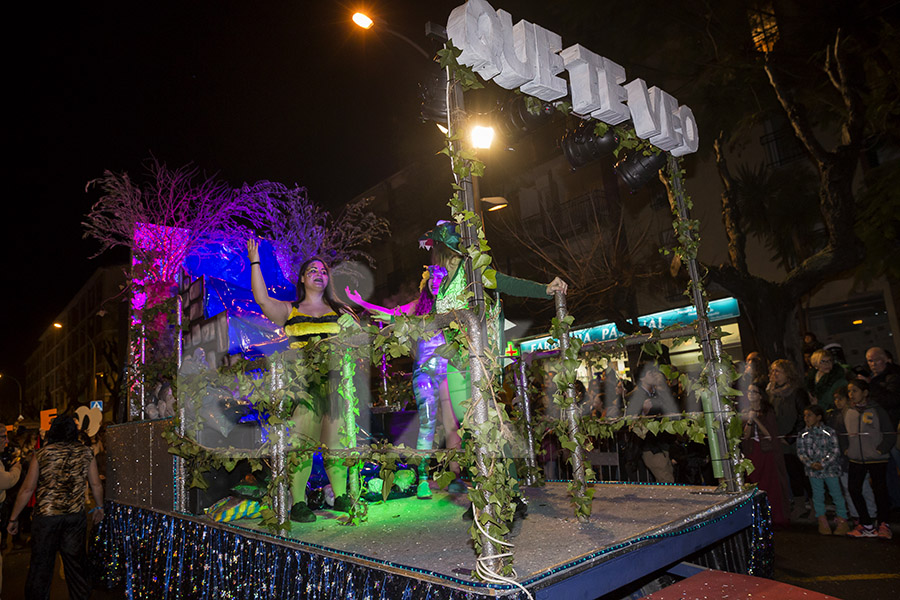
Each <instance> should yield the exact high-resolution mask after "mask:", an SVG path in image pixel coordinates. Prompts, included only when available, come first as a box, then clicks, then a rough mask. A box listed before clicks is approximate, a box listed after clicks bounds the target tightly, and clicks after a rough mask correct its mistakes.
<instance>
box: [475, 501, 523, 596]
mask: <svg viewBox="0 0 900 600" xmlns="http://www.w3.org/2000/svg"><path fill="white" fill-rule="evenodd" d="M478 514H479V511H478V510H477V509H476V508H475V505H474V504H473V505H472V517H473V519H474V520H475V526H476V527H478V531H480V532H481V534H482V535H483V536H484V537H486V538H487V539H489V540H490V541H492V542H493V543H495V544H497V545H498V546H505V547H507V548H510V549H511V548H512V547H513V544H511V543H509V542H506V541H503V540H498V539H497V538H495V537H493V536H492V535H491V534H489V533H488V532H487V530H486V529H485V528H484V527H482V525H481V522H480V521H479V520H478ZM512 555H513V553H512V551H510V552H503V553H501V554H493V555H491V556H479V557H478V559H477V560H476V561H475V573H476V574H477V575H478V576H479V577H480V578H481V579H483V580H484V581H487V582H489V583H499V584H507V585H514V586H516V587H517V588H519V589H520V590H522V591H523V592H525V595H526V596H527V597H528V598H529V599H530V600H534V596H532V595H531V592H529V591H528V590H527V589H525V586H523V585H522V584H521V583H519V582H518V581H516V580H515V579H511V578H509V577H504V576H503V575H500V574H499V573H497V572H496V571H494V570H493V569H491V568H490V567H488V566H486V563H487V562H488V561H490V560H494V559H502V558H506V557H507V556H512ZM512 576H513V577H516V576H517V575H516V570H515V569H513V571H512Z"/></svg>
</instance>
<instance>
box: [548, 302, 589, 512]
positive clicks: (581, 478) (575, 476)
mask: <svg viewBox="0 0 900 600" xmlns="http://www.w3.org/2000/svg"><path fill="white" fill-rule="evenodd" d="M554 296H555V297H554V300H555V301H556V318H557V319H558V320H559V321H560V322H562V320H563V319H565V318H566V315H568V311H567V310H566V296H565V294H563V293H562V292H556V293H555V294H554ZM560 338H561V339H560V340H559V350H560V358H561V359H562V360H565V354H566V350H568V349H569V334H568V333H563V334H562V335H561V336H560ZM566 397H567V398H568V399H569V406H568V408H566V410H565V411H564V414H563V419H564V420H565V421H566V426H567V427H568V430H569V438H570V439H571V440H572V441H573V442H574V443H575V449H574V450H573V451H572V480H573V481H575V482H576V483H577V484H578V487H577V489H576V490H575V495H576V496H577V497H579V498H584V497H585V496H586V495H587V480H586V478H585V474H584V461H583V450H582V447H581V444H580V443H579V442H578V419H577V417H576V414H575V409H576V407H575V386H574V385H569V387H567V388H566ZM578 520H579V521H582V522H585V521H587V520H588V519H587V517H585V516H584V515H579V517H578Z"/></svg>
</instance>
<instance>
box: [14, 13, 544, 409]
mask: <svg viewBox="0 0 900 600" xmlns="http://www.w3.org/2000/svg"><path fill="white" fill-rule="evenodd" d="M28 4H31V5H30V6H28V7H22V6H18V5H17V6H15V7H14V8H11V10H12V11H18V12H13V13H12V14H11V15H10V16H9V17H8V19H5V20H6V22H7V26H8V28H9V29H11V30H12V31H13V32H14V33H13V35H11V36H9V37H8V38H7V39H6V41H5V47H6V61H5V63H6V65H7V71H6V77H5V79H6V82H7V83H6V85H5V86H4V88H5V89H6V94H5V95H6V100H7V102H6V103H5V104H7V107H8V108H7V109H6V111H5V112H6V120H5V123H6V124H5V127H4V129H5V134H4V136H3V137H4V139H5V140H6V142H7V151H6V155H7V156H8V157H12V160H11V161H10V160H9V159H7V162H6V164H7V169H8V171H7V173H6V177H5V180H6V181H7V190H8V191H7V194H6V198H5V199H4V201H3V206H4V208H5V209H6V212H5V218H4V219H3V223H2V227H3V232H4V236H3V237H4V239H5V240H6V241H7V243H6V252H5V254H6V256H5V260H4V264H5V268H4V281H5V284H4V286H3V294H2V296H3V300H2V319H3V320H2V332H3V336H2V341H3V343H2V349H0V352H2V356H0V372H5V373H8V374H11V375H14V376H16V377H17V378H18V379H19V380H20V381H22V382H23V383H24V370H23V366H22V365H23V362H24V359H25V358H26V357H27V356H28V354H29V353H30V352H32V351H33V350H34V348H35V347H36V344H37V341H38V338H39V336H40V335H41V333H42V332H43V331H44V330H45V329H46V327H47V326H48V325H49V324H50V323H51V322H52V321H53V319H54V317H55V316H56V315H57V314H58V313H59V312H60V311H61V310H62V309H63V308H64V307H65V305H66V303H67V302H68V301H69V300H70V299H71V298H72V296H73V295H74V294H75V293H76V292H77V291H78V289H79V288H80V287H81V286H82V285H83V284H84V282H85V281H86V280H87V279H88V277H89V276H90V275H91V273H92V272H93V271H94V270H95V269H96V268H97V267H98V266H102V265H106V264H114V263H116V262H123V261H124V260H125V258H126V256H127V255H126V253H124V252H118V253H107V254H104V255H102V256H101V257H99V258H97V259H94V260H89V257H90V256H91V255H92V254H94V253H95V252H96V251H97V250H98V246H97V244H96V242H94V241H93V240H83V239H82V226H81V222H82V220H83V217H84V215H85V214H86V213H87V212H88V211H89V210H90V206H91V204H92V203H93V202H95V201H96V200H97V199H98V196H97V193H96V192H95V191H91V192H90V193H86V192H85V184H86V183H87V182H88V181H89V180H90V179H92V178H95V177H99V176H101V175H102V174H103V172H104V170H107V169H109V170H113V171H117V172H122V171H127V172H128V173H130V174H131V175H133V176H140V175H141V174H142V172H143V166H142V165H143V163H144V161H145V160H146V159H148V158H149V157H150V156H151V155H153V156H155V157H157V158H158V159H160V160H162V161H165V162H166V163H168V165H169V166H170V167H179V166H182V165H185V164H187V163H193V164H195V165H196V166H197V167H199V168H201V169H202V170H204V171H205V172H207V173H208V174H210V175H214V174H217V176H218V178H220V179H222V180H225V181H227V182H229V183H231V184H233V185H239V184H241V183H242V182H245V181H246V182H254V181H259V180H271V181H279V182H282V183H285V184H293V183H297V184H300V185H303V186H306V187H307V188H308V189H309V193H310V197H311V198H312V199H313V200H315V201H317V202H320V203H322V204H323V205H325V206H326V207H328V208H332V207H339V206H340V205H342V204H343V203H345V202H346V201H348V200H350V199H352V198H353V197H354V196H356V195H357V194H360V193H362V192H363V191H365V190H366V189H368V188H369V187H370V186H372V185H374V184H376V183H377V182H378V181H380V180H382V179H384V178H385V177H387V176H389V175H391V174H392V173H394V172H396V171H398V170H399V169H400V168H402V167H403V166H404V165H405V164H406V163H408V162H410V161H411V160H412V159H414V158H415V157H416V156H417V155H418V154H420V153H421V152H433V151H437V150H438V149H439V147H440V145H439V144H440V137H439V135H438V134H437V133H436V129H435V128H434V126H433V125H432V124H424V123H421V122H420V121H419V119H418V112H419V98H418V85H417V84H418V82H419V81H421V80H423V79H424V77H423V72H424V71H425V69H426V68H427V67H428V66H429V65H428V64H427V61H426V60H425V59H424V58H423V57H422V56H421V55H419V54H418V53H416V52H415V51H414V50H413V49H412V48H410V47H408V46H407V45H406V44H405V43H404V42H403V41H401V40H399V39H397V38H396V37H394V36H391V35H388V34H386V33H383V32H382V33H378V32H376V31H368V32H365V31H363V30H361V29H359V28H357V27H356V26H354V25H353V24H352V23H351V22H350V15H351V14H352V12H353V9H355V8H357V7H359V6H360V5H358V4H353V3H351V2H330V1H320V2H308V1H305V0H290V1H288V0H266V1H264V2H249V1H238V0H189V1H179V2H170V1H168V0H164V1H162V2H153V3H139V2H134V1H130V0H126V1H125V2H122V1H121V0H119V1H115V2H113V1H107V0H100V1H93V2H88V3H70V4H68V5H66V4H63V5H59V6H53V7H50V6H49V5H40V4H37V5H35V4H33V3H28ZM459 4H462V0H453V1H449V2H446V1H431V0H429V1H428V2H422V1H416V0H410V1H398V0H391V1H387V0H385V1H384V2H382V3H380V4H378V3H373V2H370V3H369V4H368V8H369V9H370V12H371V13H374V14H375V15H378V16H380V17H381V18H382V19H383V20H384V21H386V22H387V23H389V24H390V26H391V27H392V28H393V29H395V30H397V31H399V32H402V33H404V34H406V35H407V36H408V37H410V38H412V39H414V40H416V41H417V42H420V43H421V44H423V45H425V46H426V47H427V48H428V50H429V51H430V50H431V49H432V47H431V46H429V45H428V44H429V41H428V40H427V39H426V38H425V36H424V24H425V22H426V21H428V20H432V21H436V22H439V23H441V24H446V19H447V16H448V15H449V13H450V11H451V10H452V9H453V8H454V7H455V6H457V5H459ZM498 6H499V5H498ZM507 6H508V5H507ZM509 8H510V9H512V10H515V9H514V8H512V7H509ZM514 14H515V13H514ZM526 17H527V15H522V16H521V17H519V18H526ZM10 100H11V102H12V108H11V109H10V108H9V102H10ZM17 393H18V391H17V389H16V387H15V384H14V383H13V382H9V381H3V382H2V383H0V399H3V400H4V401H6V400H9V401H12V400H13V399H15V398H16V397H17Z"/></svg>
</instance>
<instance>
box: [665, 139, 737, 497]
mask: <svg viewBox="0 0 900 600" xmlns="http://www.w3.org/2000/svg"><path fill="white" fill-rule="evenodd" d="M668 171H669V175H668V185H669V186H670V190H671V197H672V199H673V203H674V206H673V212H674V213H675V215H674V216H675V222H674V224H673V226H674V228H675V234H676V236H677V237H678V241H679V245H680V253H681V254H682V256H681V258H682V260H684V261H685V263H686V266H687V270H688V274H689V275H690V278H691V284H690V290H691V296H692V299H693V301H694V306H695V308H696V310H697V330H698V332H697V333H698V337H699V338H700V339H699V341H700V348H701V350H702V352H703V359H704V360H705V361H706V369H705V371H706V373H705V374H706V378H707V383H708V393H706V394H702V395H701V402H702V405H703V414H704V417H705V418H706V427H707V440H708V441H709V451H710V458H711V459H712V467H713V474H714V475H715V477H717V478H718V479H720V480H721V481H722V483H723V484H724V487H725V490H726V491H728V492H737V491H740V486H739V482H738V480H737V479H736V478H735V473H734V464H733V462H732V460H731V457H730V455H729V454H730V453H729V446H728V439H727V430H728V422H727V420H726V418H725V411H724V408H723V405H722V398H721V395H720V393H719V386H720V384H721V381H720V379H721V377H720V376H721V374H722V366H721V364H722V341H721V340H720V339H719V338H718V337H715V338H714V337H712V336H711V335H710V323H709V318H708V316H707V314H706V297H705V295H704V293H703V283H702V281H701V277H700V265H699V263H698V261H697V247H698V245H699V240H698V239H697V238H698V235H697V231H696V229H697V224H696V222H695V221H692V220H691V218H690V207H689V206H688V201H687V199H686V197H685V192H684V182H683V180H682V172H681V165H680V164H679V161H678V159H677V158H676V157H674V156H671V155H669V157H668Z"/></svg>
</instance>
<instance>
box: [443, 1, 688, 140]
mask: <svg viewBox="0 0 900 600" xmlns="http://www.w3.org/2000/svg"><path fill="white" fill-rule="evenodd" d="M447 34H448V35H449V37H450V40H452V42H453V44H454V45H455V46H456V47H458V48H459V49H460V50H461V51H462V53H461V54H460V55H459V58H458V59H457V60H458V61H459V63H460V64H462V65H467V66H469V67H472V69H474V70H475V72H476V73H478V74H479V75H481V76H482V77H483V78H484V79H493V80H494V81H495V82H496V83H497V85H499V86H500V87H503V88H506V89H508V90H511V89H515V88H516V87H518V88H519V89H520V90H521V91H522V92H523V93H525V94H530V95H532V96H535V97H536V98H540V99H541V100H543V101H545V102H550V101H553V100H557V99H559V98H562V97H563V96H565V95H566V93H567V91H568V90H567V88H568V87H569V86H571V87H572V112H574V113H575V114H576V115H577V116H579V117H581V118H583V119H586V118H588V116H590V117H593V118H595V119H599V120H600V121H603V122H604V123H606V124H608V125H618V124H619V123H624V122H625V121H627V120H628V119H631V120H632V121H634V131H635V133H636V134H637V136H638V137H640V138H641V139H645V140H647V141H648V142H650V143H651V144H653V145H654V146H656V147H657V148H659V149H660V150H665V151H666V152H671V153H672V154H673V155H674V156H684V155H685V154H690V153H692V152H696V151H697V148H698V146H699V134H698V132H697V119H695V118H694V113H693V112H692V111H691V109H690V108H688V107H687V106H678V100H676V99H675V98H674V97H672V96H671V95H670V94H667V93H666V92H664V91H663V90H661V89H659V88H658V87H652V88H650V89H649V90H648V89H647V84H646V83H644V81H643V80H642V79H635V80H634V81H632V82H631V83H629V84H627V85H623V84H624V83H625V69H624V68H623V67H622V65H620V64H617V63H614V62H613V61H611V60H609V59H608V58H606V57H604V56H600V55H599V54H595V53H593V52H591V51H590V50H588V49H586V48H584V47H583V46H581V45H580V44H575V45H574V46H570V47H568V48H566V49H565V50H563V49H562V38H561V37H560V36H559V35H557V34H555V33H553V32H552V31H549V30H547V29H544V28H543V27H541V26H540V25H535V24H533V23H529V22H528V21H519V22H518V23H516V25H515V26H513V24H512V15H510V14H509V13H508V12H506V11H505V10H497V11H495V10H494V9H493V7H492V6H491V5H490V4H488V2H487V0H469V1H468V2H466V3H465V4H463V5H462V6H457V7H456V8H454V9H453V12H451V13H450V17H449V19H448V21H447ZM564 69H565V70H568V72H569V81H568V82H566V80H565V79H563V78H562V77H558V75H559V74H560V73H562V71H563V70H564ZM626 102H627V103H626Z"/></svg>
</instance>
